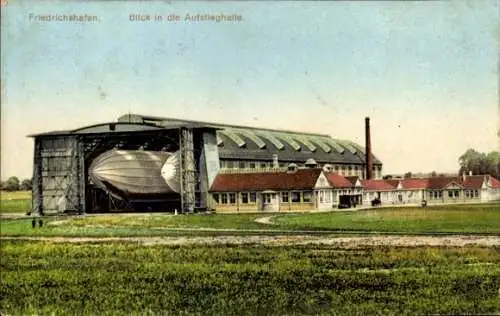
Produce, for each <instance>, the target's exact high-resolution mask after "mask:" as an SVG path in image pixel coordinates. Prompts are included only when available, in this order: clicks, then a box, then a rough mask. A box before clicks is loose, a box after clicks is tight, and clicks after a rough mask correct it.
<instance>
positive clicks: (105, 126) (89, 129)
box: [28, 122, 212, 137]
mask: <svg viewBox="0 0 500 316" xmlns="http://www.w3.org/2000/svg"><path fill="white" fill-rule="evenodd" d="M181 127H189V128H212V127H208V126H204V125H199V124H188V123H186V124H172V125H170V126H168V128H165V127H162V126H158V125H152V124H147V123H134V122H132V123H127V122H110V123H100V124H95V125H90V126H84V127H80V128H77V129H74V130H65V131H52V132H46V133H39V134H33V135H28V136H29V137H39V136H70V135H82V134H101V133H133V132H150V131H161V130H167V129H175V128H181Z"/></svg>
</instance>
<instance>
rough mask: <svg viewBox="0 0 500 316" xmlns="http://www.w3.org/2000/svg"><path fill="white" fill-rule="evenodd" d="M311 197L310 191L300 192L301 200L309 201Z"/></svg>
mask: <svg viewBox="0 0 500 316" xmlns="http://www.w3.org/2000/svg"><path fill="white" fill-rule="evenodd" d="M311 199H312V192H310V191H307V192H302V201H304V202H311Z"/></svg>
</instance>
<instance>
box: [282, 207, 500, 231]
mask: <svg viewBox="0 0 500 316" xmlns="http://www.w3.org/2000/svg"><path fill="white" fill-rule="evenodd" d="M274 222H275V223H276V224H277V225H278V226H280V227H287V228H289V229H301V230H329V229H333V230H348V231H379V232H408V233H425V232H449V233H452V232H453V233H457V232H477V233H500V204H474V205H444V206H430V207H426V208H422V207H408V208H381V209H370V210H362V211H357V212H338V213H335V214H331V213H316V214H296V215H292V216H277V217H275V218H274Z"/></svg>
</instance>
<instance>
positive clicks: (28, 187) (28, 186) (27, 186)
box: [21, 179, 33, 191]
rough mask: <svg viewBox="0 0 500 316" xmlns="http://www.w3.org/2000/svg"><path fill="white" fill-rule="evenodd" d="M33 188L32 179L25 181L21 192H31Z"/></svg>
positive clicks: (22, 183)
mask: <svg viewBox="0 0 500 316" xmlns="http://www.w3.org/2000/svg"><path fill="white" fill-rule="evenodd" d="M32 187H33V181H32V180H31V179H24V180H23V181H22V182H21V190H25V191H30V190H31V189H32Z"/></svg>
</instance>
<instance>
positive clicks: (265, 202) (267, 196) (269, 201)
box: [263, 193, 271, 204]
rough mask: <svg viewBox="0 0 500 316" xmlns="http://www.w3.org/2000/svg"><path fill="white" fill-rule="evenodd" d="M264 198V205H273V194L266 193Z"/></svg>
mask: <svg viewBox="0 0 500 316" xmlns="http://www.w3.org/2000/svg"><path fill="white" fill-rule="evenodd" d="M263 198H264V204H271V194H270V193H264V195H263Z"/></svg>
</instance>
